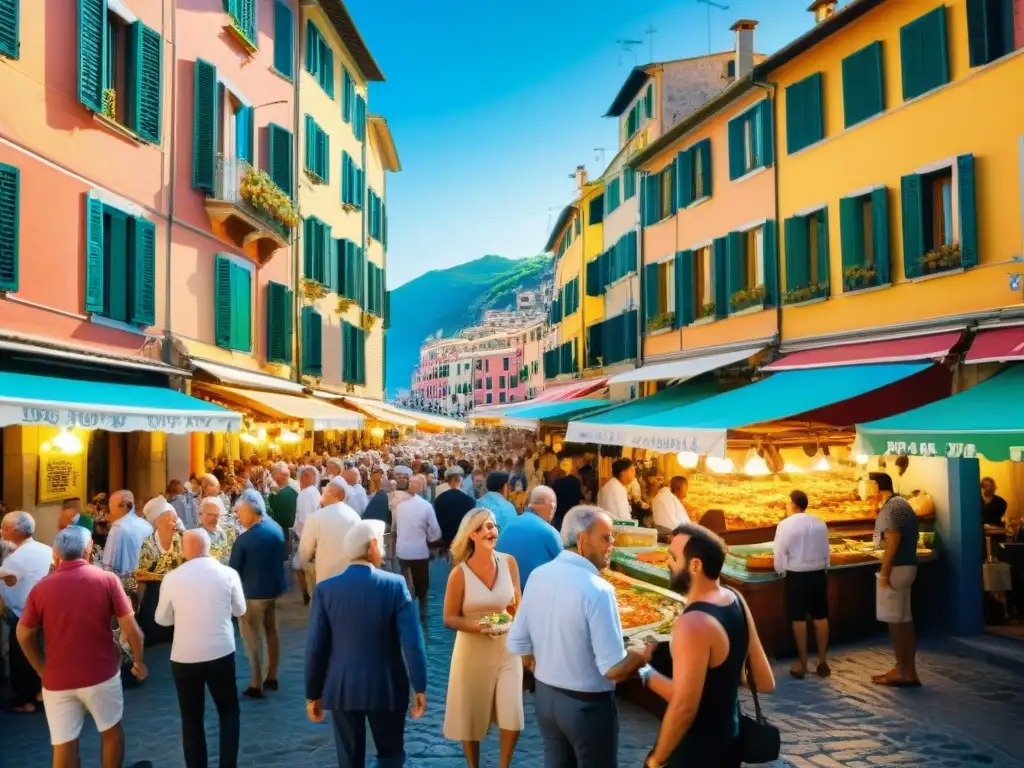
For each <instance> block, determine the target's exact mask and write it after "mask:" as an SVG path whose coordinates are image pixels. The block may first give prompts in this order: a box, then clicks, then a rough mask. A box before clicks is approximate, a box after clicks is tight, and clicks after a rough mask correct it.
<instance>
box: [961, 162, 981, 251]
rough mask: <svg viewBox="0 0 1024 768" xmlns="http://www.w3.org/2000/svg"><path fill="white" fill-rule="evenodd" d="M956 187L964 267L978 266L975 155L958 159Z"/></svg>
mask: <svg viewBox="0 0 1024 768" xmlns="http://www.w3.org/2000/svg"><path fill="white" fill-rule="evenodd" d="M956 180H957V183H956V188H957V193H958V194H959V201H960V202H959V205H960V253H961V263H962V264H963V266H964V267H976V266H978V220H977V212H976V205H975V197H974V194H975V193H974V155H960V156H959V157H958V158H957V159H956Z"/></svg>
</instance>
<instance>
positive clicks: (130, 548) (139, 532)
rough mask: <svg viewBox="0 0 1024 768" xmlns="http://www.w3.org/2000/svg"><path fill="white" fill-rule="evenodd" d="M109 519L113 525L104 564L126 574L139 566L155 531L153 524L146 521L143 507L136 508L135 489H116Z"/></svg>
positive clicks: (104, 551) (119, 574) (112, 498)
mask: <svg viewBox="0 0 1024 768" xmlns="http://www.w3.org/2000/svg"><path fill="white" fill-rule="evenodd" d="M107 520H108V521H109V522H110V523H111V525H110V532H109V533H108V534H107V543H106V545H104V547H103V567H104V568H106V569H107V570H108V571H113V572H114V573H116V574H117V575H118V576H126V575H128V574H129V573H133V572H134V571H135V569H136V568H138V567H139V553H140V552H142V542H144V541H145V540H146V539H147V538H148V537H149V536H152V535H153V526H152V525H150V524H149V523H147V522H146V520H145V517H143V515H142V514H141V510H138V509H136V508H135V496H134V495H133V494H132V492H131V491H115V492H114V493H112V494H111V495H110V515H109V517H108V518H107Z"/></svg>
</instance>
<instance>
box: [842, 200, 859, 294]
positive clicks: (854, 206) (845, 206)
mask: <svg viewBox="0 0 1024 768" xmlns="http://www.w3.org/2000/svg"><path fill="white" fill-rule="evenodd" d="M863 204H864V198H862V197H844V198H841V199H840V200H839V238H840V241H841V244H842V259H843V273H844V275H845V273H846V270H848V269H850V268H851V267H857V266H860V265H862V264H863V263H864V207H863Z"/></svg>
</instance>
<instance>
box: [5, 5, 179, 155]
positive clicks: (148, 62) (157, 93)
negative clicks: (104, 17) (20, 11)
mask: <svg viewBox="0 0 1024 768" xmlns="http://www.w3.org/2000/svg"><path fill="white" fill-rule="evenodd" d="M0 1H2V0H0ZM130 38H131V39H130V43H131V44H130V47H129V49H130V51H131V58H132V61H133V66H132V67H131V68H130V69H129V72H128V76H127V78H126V79H127V81H128V82H127V90H128V110H127V113H128V115H127V119H128V127H129V128H131V129H132V130H133V131H135V133H137V134H138V135H139V136H140V137H142V138H143V139H145V140H146V141H148V142H151V143H153V144H159V143H160V135H161V128H162V125H163V112H162V109H161V101H162V97H163V48H164V44H163V40H161V38H160V35H158V34H157V33H156V32H155V31H154V30H152V29H150V28H149V27H147V26H146V25H145V24H143V23H142V22H141V21H136V22H135V23H133V24H132V26H131V31H130Z"/></svg>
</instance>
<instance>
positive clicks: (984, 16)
mask: <svg viewBox="0 0 1024 768" xmlns="http://www.w3.org/2000/svg"><path fill="white" fill-rule="evenodd" d="M1019 12H1020V11H1017V13H1019ZM1013 37H1014V1H1013V0H967V43H968V50H969V52H970V60H971V66H972V67H980V66H982V65H983V64H988V63H989V62H992V61H995V60H996V59H998V58H1000V57H1002V56H1005V55H1006V54H1008V53H1010V52H1012V51H1013V50H1014V48H1015V45H1014V39H1013Z"/></svg>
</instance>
